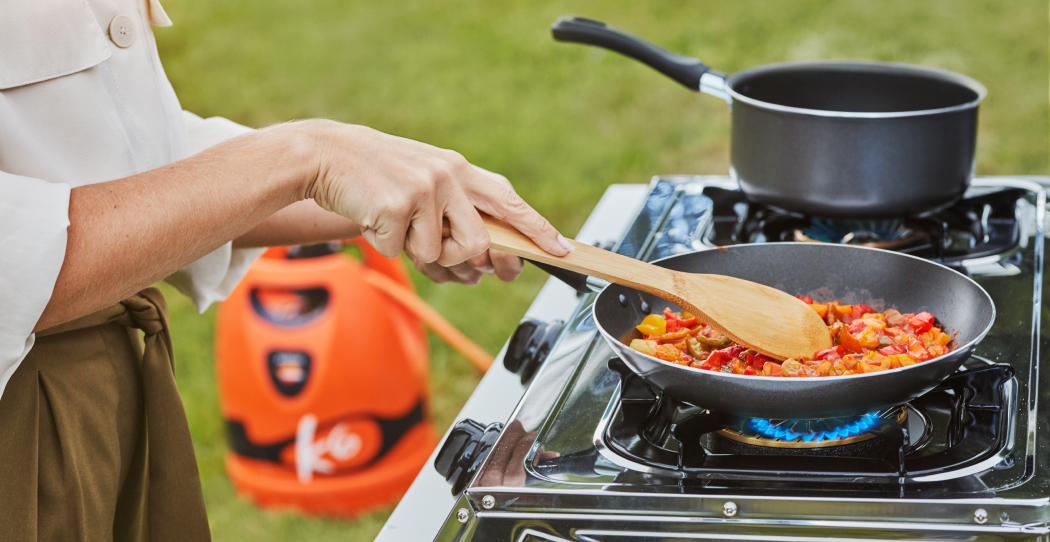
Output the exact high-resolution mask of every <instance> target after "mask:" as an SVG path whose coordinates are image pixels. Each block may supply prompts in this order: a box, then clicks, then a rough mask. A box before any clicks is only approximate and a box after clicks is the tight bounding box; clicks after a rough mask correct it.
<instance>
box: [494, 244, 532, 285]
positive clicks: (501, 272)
mask: <svg viewBox="0 0 1050 542" xmlns="http://www.w3.org/2000/svg"><path fill="white" fill-rule="evenodd" d="M488 254H489V257H490V259H491V260H492V271H493V274H495V275H496V277H497V278H499V279H500V280H502V281H503V282H511V281H513V280H514V279H516V278H518V275H520V274H521V269H522V267H524V266H525V261H524V260H522V259H521V258H519V257H517V256H515V255H513V254H507V253H506V252H500V251H498V250H490V251H488Z"/></svg>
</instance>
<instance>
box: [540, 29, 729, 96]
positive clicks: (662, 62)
mask: <svg viewBox="0 0 1050 542" xmlns="http://www.w3.org/2000/svg"><path fill="white" fill-rule="evenodd" d="M551 34H553V35H554V39H555V40H557V41H564V42H570V43H584V44H587V45H594V46H596V47H602V48H605V49H609V50H610V51H616V52H617V53H620V54H622V55H626V56H629V57H631V58H633V59H635V60H638V61H639V62H642V63H643V64H646V65H648V66H650V67H651V68H653V69H655V70H656V71H658V72H660V73H662V74H664V75H666V76H668V77H670V78H671V79H674V80H675V81H678V82H679V83H681V84H683V85H685V86H686V88H688V89H689V90H693V91H699V90H700V77H701V76H703V75H704V74H705V73H708V72H712V73H715V74H718V75H720V76H723V77H724V76H725V74H723V73H721V72H716V71H714V70H712V69H711V67H710V66H708V65H707V64H704V63H703V62H701V61H700V59H697V58H692V57H688V56H682V55H679V54H676V53H672V52H671V51H668V50H667V49H664V48H663V47H660V46H659V45H656V44H654V43H652V42H649V41H647V40H645V39H643V38H640V37H638V36H635V35H634V34H631V33H629V32H626V31H624V30H621V29H619V28H616V27H614V26H610V25H607V24H605V23H603V22H601V21H596V20H594V19H588V18H586V17H577V16H574V15H562V16H561V17H558V20H557V21H554V24H552V25H551Z"/></svg>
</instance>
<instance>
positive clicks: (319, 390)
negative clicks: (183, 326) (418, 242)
mask: <svg viewBox="0 0 1050 542" xmlns="http://www.w3.org/2000/svg"><path fill="white" fill-rule="evenodd" d="M356 244H357V245H358V246H359V247H360V249H361V252H362V253H363V255H364V258H363V260H364V262H363V263H362V262H359V261H358V260H356V259H354V258H352V257H349V256H347V255H345V254H341V253H338V252H336V251H337V250H338V245H317V246H314V247H297V248H293V249H288V248H275V249H270V250H269V251H267V253H266V255H264V257H262V258H260V259H259V260H258V261H256V262H255V263H254V264H253V265H252V267H251V269H250V270H249V271H248V274H247V275H246V276H245V277H244V279H243V280H242V281H241V283H240V285H238V286H237V288H236V289H235V290H234V291H233V293H232V294H231V295H230V296H229V298H228V299H227V300H226V301H225V302H223V303H222V304H221V306H220V307H219V312H218V316H217V318H216V320H217V329H216V338H215V347H216V355H215V359H216V368H217V371H218V385H219V393H220V407H221V410H222V416H223V419H224V420H225V422H226V429H227V433H228V436H229V441H230V449H231V450H230V452H229V453H227V455H226V470H227V472H228V473H229V475H230V478H231V479H232V480H233V483H234V485H235V486H236V487H237V489H238V491H239V492H241V493H242V494H246V495H248V496H249V497H250V498H251V499H252V500H254V501H255V502H256V503H257V504H258V505H259V506H263V507H292V508H298V509H300V510H303V511H305V512H308V513H321V514H330V515H353V514H356V513H359V512H361V511H363V510H366V509H368V508H372V507H375V506H379V505H383V504H387V503H391V502H394V501H396V500H397V499H398V498H400V496H401V495H402V494H403V493H404V492H405V490H407V489H408V486H409V485H410V484H411V483H412V480H413V479H414V478H415V476H416V474H417V473H418V472H419V470H420V469H421V468H422V467H423V465H424V464H425V463H426V461H427V459H428V458H429V456H430V453H431V452H432V451H433V449H434V447H435V446H436V445H437V435H436V433H435V432H434V429H433V426H432V424H431V422H430V413H429V397H428V391H427V390H428V388H427V373H428V371H429V359H428V354H427V352H428V350H427V343H426V334H425V331H424V329H423V326H422V325H421V323H420V322H419V320H418V319H417V318H416V317H415V316H414V315H412V314H411V313H409V312H407V311H406V310H405V309H404V308H403V307H402V306H400V305H398V304H397V303H394V302H392V301H391V300H390V299H389V298H388V297H385V296H384V295H383V294H381V293H380V292H378V291H377V290H375V289H374V288H373V287H372V286H370V285H369V284H368V283H367V282H366V281H365V280H364V278H363V276H364V274H366V273H370V272H374V271H378V272H381V273H383V274H384V275H386V276H387V277H389V278H391V279H393V280H394V281H396V282H398V283H400V284H401V285H403V286H405V287H407V288H409V289H411V288H412V284H411V282H410V281H409V277H408V273H407V272H406V270H405V268H404V266H403V265H402V264H401V262H400V261H399V260H396V259H388V258H384V257H383V256H382V255H380V254H379V253H378V252H376V251H375V250H374V249H372V248H371V247H370V246H369V245H368V244H367V243H365V242H363V241H356ZM366 266H367V268H370V269H371V271H370V269H367V268H365V267H366Z"/></svg>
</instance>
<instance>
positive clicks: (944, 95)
mask: <svg viewBox="0 0 1050 542" xmlns="http://www.w3.org/2000/svg"><path fill="white" fill-rule="evenodd" d="M551 31H552V33H553V35H554V38H555V39H556V40H559V41H566V42H576V43H585V44H590V45H596V46H598V47H604V48H606V49H611V50H613V51H616V52H619V53H622V54H624V55H627V56H629V57H632V58H634V59H637V60H639V61H641V62H643V63H645V64H647V65H649V66H651V67H653V68H655V69H656V70H658V71H660V72H661V73H663V74H665V75H667V76H669V77H671V78H672V79H674V80H676V81H678V82H679V83H681V84H683V85H685V86H686V87H688V88H689V89H690V90H694V91H700V92H705V93H707V94H712V95H714V96H718V97H720V98H723V99H725V100H726V101H727V102H728V103H729V105H730V109H731V111H732V119H733V143H732V151H731V152H732V157H731V161H732V166H731V169H730V173H731V175H732V176H733V178H734V179H736V180H737V181H738V182H739V183H740V189H741V190H742V191H743V192H744V194H746V195H747V197H748V198H750V199H751V200H753V201H755V202H758V203H762V204H765V205H771V206H774V207H779V208H781V209H785V210H788V211H794V212H799V213H803V214H807V215H816V216H825V217H850V218H879V217H889V216H909V215H920V214H924V213H928V212H931V211H935V210H937V209H941V208H944V207H947V206H949V205H951V204H952V203H954V202H955V201H956V200H958V199H959V198H961V197H962V194H963V192H965V191H966V188H967V186H968V185H969V183H970V178H971V177H973V173H974V147H975V145H976V137H977V135H976V134H977V106H978V105H979V104H980V103H981V100H983V99H984V97H985V95H986V94H987V93H988V91H987V89H985V87H984V85H982V84H981V83H979V82H977V81H976V80H974V79H971V78H969V77H966V76H964V75H960V74H957V73H952V72H948V71H944V70H938V69H934V68H927V67H922V66H912V65H907V64H893V63H884V62H852V61H850V62H847V61H835V62H790V63H782V64H771V65H767V66H761V67H757V68H751V69H748V70H744V71H742V72H739V73H736V74H733V75H731V76H728V77H727V76H726V74H724V73H721V72H717V71H715V70H712V69H711V68H710V67H708V66H707V65H706V64H704V63H703V62H701V61H700V60H698V59H695V58H689V57H685V56H681V55H678V54H675V53H672V52H670V51H667V50H665V49H663V48H661V47H659V46H657V45H654V44H652V43H649V42H648V41H645V40H643V39H641V38H639V37H637V36H634V35H631V34H628V33H627V32H624V31H623V30H619V29H617V28H614V27H611V26H608V25H606V24H605V23H602V22H599V21H594V20H591V19H585V18H583V17H572V16H563V17H561V18H559V19H558V20H557V21H556V22H555V23H554V24H553V25H552V26H551Z"/></svg>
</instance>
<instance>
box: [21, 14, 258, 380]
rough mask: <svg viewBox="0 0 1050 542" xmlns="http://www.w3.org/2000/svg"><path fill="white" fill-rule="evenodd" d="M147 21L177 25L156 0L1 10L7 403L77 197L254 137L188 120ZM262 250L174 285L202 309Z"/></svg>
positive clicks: (206, 260) (210, 260)
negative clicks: (83, 190) (79, 191)
mask: <svg viewBox="0 0 1050 542" xmlns="http://www.w3.org/2000/svg"><path fill="white" fill-rule="evenodd" d="M151 24H154V25H158V26H170V25H171V21H170V20H169V19H168V16H167V14H165V13H164V10H163V9H162V8H161V6H160V4H159V2H158V0H4V1H3V2H2V3H0V250H2V252H0V262H2V264H0V394H2V393H3V389H4V387H6V385H7V382H8V380H9V379H10V378H11V375H12V374H13V373H14V372H15V369H17V368H18V364H19V363H20V362H21V361H22V359H24V358H25V356H26V354H28V353H29V350H30V349H31V348H32V347H33V341H34V338H35V337H34V335H33V333H32V331H33V327H34V326H35V325H36V323H37V321H38V320H39V319H40V315H41V314H42V313H43V311H44V306H45V305H47V302H48V300H49V299H50V297H51V292H52V290H53V289H54V286H55V280H56V278H57V277H58V272H59V269H60V268H61V267H62V260H63V258H64V257H65V250H66V228H67V227H68V226H69V191H70V189H71V188H74V187H77V186H83V185H88V184H92V183H99V182H104V181H109V180H113V179H119V178H122V177H127V176H129V175H134V174H136V173H140V172H143V171H146V170H150V169H154V168H157V167H160V166H163V165H165V164H168V163H170V162H174V161H176V160H180V159H182V158H185V157H187V156H189V155H191V154H193V153H196V152H199V151H201V150H203V149H206V148H208V147H209V146H211V145H214V144H216V143H218V142H220V141H222V140H224V139H227V138H230V137H233V136H236V135H240V134H242V133H245V132H247V131H249V128H245V127H243V126H240V125H237V124H234V123H233V122H230V121H228V120H226V119H222V118H218V117H216V118H210V119H201V118H200V117H198V116H196V115H193V114H192V113H188V112H184V111H182V108H181V107H180V106H179V101H178V99H177V98H176V97H175V92H174V90H172V88H171V84H170V83H169V82H168V79H167V76H165V74H164V69H163V67H161V64H160V57H159V56H158V55H157V46H156V42H155V41H154V39H153V32H152V30H151V28H150V25H151ZM158 249H161V246H160V245H158ZM261 253H262V249H253V250H240V249H233V248H232V247H231V245H230V244H229V243H227V244H226V245H225V246H223V247H221V248H219V249H218V250H216V251H214V252H212V253H211V254H208V255H207V256H205V257H203V258H201V259H200V260H197V261H196V262H193V263H192V264H190V265H188V266H186V267H185V268H183V269H182V270H180V271H178V272H176V273H175V274H173V275H172V276H170V277H168V278H167V279H166V280H167V281H168V282H169V283H171V284H173V285H174V286H175V287H176V288H178V289H179V291H181V292H183V293H184V294H186V295H188V296H189V297H190V298H192V299H193V301H194V303H195V304H196V306H197V308H198V309H199V310H201V311H204V309H206V308H207V307H208V305H210V304H211V303H213V302H215V301H219V300H222V299H224V298H225V297H226V296H227V295H228V294H229V293H230V291H231V290H232V289H233V287H234V286H236V285H237V282H238V281H239V280H240V279H241V277H242V276H244V273H245V272H247V270H248V266H249V265H250V264H251V263H252V261H254V260H255V258H257V257H258V256H259V255H260V254H261Z"/></svg>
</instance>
